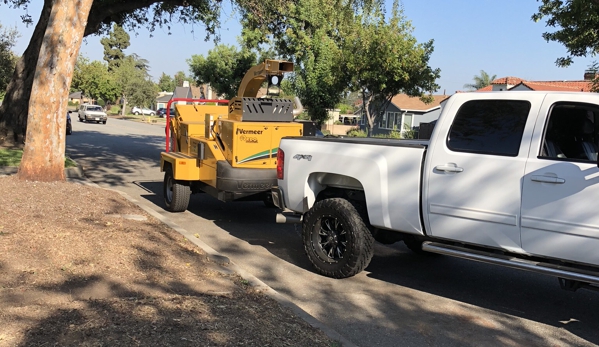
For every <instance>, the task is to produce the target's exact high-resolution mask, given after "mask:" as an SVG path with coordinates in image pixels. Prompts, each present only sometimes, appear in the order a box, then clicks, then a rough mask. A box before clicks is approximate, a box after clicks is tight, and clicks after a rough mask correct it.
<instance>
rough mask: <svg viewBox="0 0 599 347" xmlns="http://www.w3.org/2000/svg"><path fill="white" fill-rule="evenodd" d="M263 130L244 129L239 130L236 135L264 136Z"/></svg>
mask: <svg viewBox="0 0 599 347" xmlns="http://www.w3.org/2000/svg"><path fill="white" fill-rule="evenodd" d="M262 132H263V130H244V129H240V128H237V131H236V132H235V135H239V134H242V135H262Z"/></svg>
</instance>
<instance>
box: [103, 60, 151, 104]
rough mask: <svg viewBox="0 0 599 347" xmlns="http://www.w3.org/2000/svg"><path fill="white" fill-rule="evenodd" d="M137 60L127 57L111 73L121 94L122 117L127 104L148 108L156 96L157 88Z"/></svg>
mask: <svg viewBox="0 0 599 347" xmlns="http://www.w3.org/2000/svg"><path fill="white" fill-rule="evenodd" d="M138 59H139V58H138V57H137V56H127V57H125V59H123V60H122V61H121V63H120V64H119V66H118V67H116V68H115V70H114V71H113V74H114V79H115V81H116V84H117V86H118V88H119V91H120V93H121V101H122V109H121V114H122V115H125V110H126V108H127V103H129V104H133V105H136V106H140V107H148V106H150V105H152V103H153V102H154V100H156V95H157V94H158V87H157V86H156V84H155V83H154V82H152V80H151V78H150V75H149V74H148V72H147V70H146V69H144V68H142V66H143V64H141V63H139V61H138Z"/></svg>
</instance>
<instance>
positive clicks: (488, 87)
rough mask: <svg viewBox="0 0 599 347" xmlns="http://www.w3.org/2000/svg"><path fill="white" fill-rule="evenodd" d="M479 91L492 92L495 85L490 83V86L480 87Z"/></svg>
mask: <svg viewBox="0 0 599 347" xmlns="http://www.w3.org/2000/svg"><path fill="white" fill-rule="evenodd" d="M476 91H477V92H492V91H493V85H492V84H489V85H488V86H486V87H484V88H480V89H477V90H476Z"/></svg>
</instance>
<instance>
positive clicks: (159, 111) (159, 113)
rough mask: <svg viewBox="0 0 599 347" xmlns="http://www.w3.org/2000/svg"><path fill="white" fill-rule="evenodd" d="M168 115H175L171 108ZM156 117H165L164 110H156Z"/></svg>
mask: <svg viewBox="0 0 599 347" xmlns="http://www.w3.org/2000/svg"><path fill="white" fill-rule="evenodd" d="M169 114H170V115H171V116H174V115H175V109H174V108H171V111H170V112H169ZM156 115H157V116H159V117H166V108H164V107H161V108H159V109H158V110H156Z"/></svg>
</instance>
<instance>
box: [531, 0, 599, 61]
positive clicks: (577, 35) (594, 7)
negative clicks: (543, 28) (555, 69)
mask: <svg viewBox="0 0 599 347" xmlns="http://www.w3.org/2000/svg"><path fill="white" fill-rule="evenodd" d="M537 1H539V2H541V5H540V6H539V12H537V13H535V14H534V15H533V16H532V20H534V21H535V22H539V21H540V20H542V19H546V20H547V22H546V25H547V26H548V27H550V28H559V29H557V30H552V31H551V32H545V33H544V34H543V38H544V39H545V40H547V42H549V41H555V42H559V43H561V44H563V45H564V46H565V47H566V49H567V50H568V55H567V56H566V57H560V58H558V59H557V60H556V61H555V63H556V64H557V65H558V66H560V67H565V66H569V65H570V64H572V61H573V60H572V57H586V56H594V55H595V54H597V52H598V51H599V35H597V28H598V27H599V2H598V1H588V0H568V1H563V0H537Z"/></svg>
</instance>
